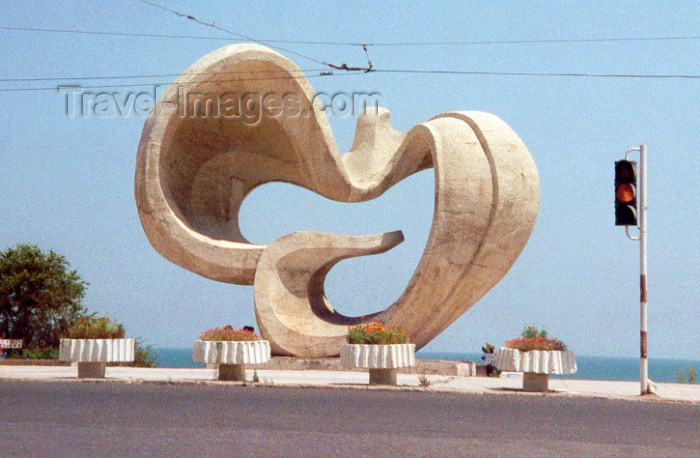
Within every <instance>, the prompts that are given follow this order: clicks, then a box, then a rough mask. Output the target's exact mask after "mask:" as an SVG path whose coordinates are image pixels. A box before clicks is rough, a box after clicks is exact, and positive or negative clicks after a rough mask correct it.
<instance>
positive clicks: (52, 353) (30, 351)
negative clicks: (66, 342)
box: [7, 347, 58, 359]
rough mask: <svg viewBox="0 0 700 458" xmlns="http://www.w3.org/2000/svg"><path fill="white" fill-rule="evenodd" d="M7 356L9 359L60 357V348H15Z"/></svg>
mask: <svg viewBox="0 0 700 458" xmlns="http://www.w3.org/2000/svg"><path fill="white" fill-rule="evenodd" d="M7 357H8V358H9V359H58V348H56V347H46V348H39V347H36V348H25V349H23V350H13V351H11V352H10V353H9V354H8V355H7Z"/></svg>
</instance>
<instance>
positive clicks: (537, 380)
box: [523, 372, 549, 391]
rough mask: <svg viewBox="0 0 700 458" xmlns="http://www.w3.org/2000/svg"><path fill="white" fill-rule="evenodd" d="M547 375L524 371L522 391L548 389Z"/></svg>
mask: <svg viewBox="0 0 700 458" xmlns="http://www.w3.org/2000/svg"><path fill="white" fill-rule="evenodd" d="M548 390H549V375H547V374H537V373H535V372H525V373H524V374H523V391H548Z"/></svg>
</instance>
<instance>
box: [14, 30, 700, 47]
mask: <svg viewBox="0 0 700 458" xmlns="http://www.w3.org/2000/svg"><path fill="white" fill-rule="evenodd" d="M0 30H8V31H18V32H44V33H69V34H80V35H108V36H122V37H141V38H172V39H186V40H215V41H231V40H232V39H233V40H235V41H243V40H251V41H255V40H253V39H251V38H243V37H238V38H232V37H230V36H229V37H212V36H202V35H170V34H162V33H138V32H117V31H109V32H106V31H99V30H75V29H44V28H36V27H10V26H4V25H0ZM257 40H258V41H257V42H258V43H280V44H299V45H318V46H358V47H362V46H363V45H365V46H368V47H370V46H375V47H379V46H397V47H401V46H470V45H509V44H557V43H615V42H626V41H631V42H634V41H684V40H700V35H691V36H665V37H664V36H661V37H617V38H603V37H600V38H552V39H526V40H473V41H403V42H392V41H387V42H365V43H361V42H352V41H350V42H348V41H313V40H311V41H310V40H277V39H271V38H259V39H257Z"/></svg>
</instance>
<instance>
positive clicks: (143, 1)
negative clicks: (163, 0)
mask: <svg viewBox="0 0 700 458" xmlns="http://www.w3.org/2000/svg"><path fill="white" fill-rule="evenodd" d="M138 1H140V2H141V3H145V4H147V5H151V6H154V7H156V8H159V9H161V10H163V11H167V12H168V13H172V14H174V15H176V16H178V17H181V18H185V19H189V20H191V21H194V22H196V23H197V24H201V25H203V26H206V27H211V28H214V29H216V30H220V31H222V32H224V33H228V34H229V35H233V36H236V37H238V38H245V39H246V40H250V41H253V42H256V43H260V44H267V45H268V46H269V47H271V48H273V49H277V50H279V51H284V52H288V53H290V54H294V55H295V56H298V57H301V58H302V59H306V60H310V61H312V62H315V63H317V64H321V65H328V64H327V63H326V62H322V61H320V60H318V59H316V58H314V57H311V56H307V55H306V54H302V53H299V52H296V51H292V50H291V49H287V48H282V47H280V46H277V45H271V44H268V43H265V42H262V41H260V40H257V39H255V38H253V37H250V36H248V35H244V34H242V33H238V32H234V31H233V30H229V29H226V28H224V27H221V26H218V25H216V24H214V23H213V22H211V23H210V22H204V21H200V20H199V19H197V18H196V17H194V16H192V15H190V14H184V13H180V12H179V11H175V10H171V9H170V8H166V7H164V6H162V5H159V4H157V3H154V2H151V1H149V0H138Z"/></svg>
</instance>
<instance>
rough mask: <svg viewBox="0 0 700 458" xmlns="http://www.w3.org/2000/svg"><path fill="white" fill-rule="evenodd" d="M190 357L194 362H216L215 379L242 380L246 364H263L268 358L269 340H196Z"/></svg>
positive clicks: (243, 379)
mask: <svg viewBox="0 0 700 458" xmlns="http://www.w3.org/2000/svg"><path fill="white" fill-rule="evenodd" d="M192 359H193V360H194V362H196V363H202V364H216V365H217V376H216V379H217V380H234V381H239V382H244V381H245V366H246V365H247V364H263V363H266V362H268V361H269V360H270V342H268V341H267V340H252V341H247V342H233V341H224V342H220V341H209V340H197V341H195V343H194V350H193V352H192Z"/></svg>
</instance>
